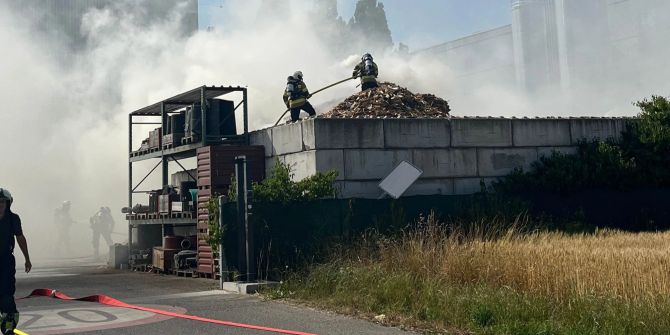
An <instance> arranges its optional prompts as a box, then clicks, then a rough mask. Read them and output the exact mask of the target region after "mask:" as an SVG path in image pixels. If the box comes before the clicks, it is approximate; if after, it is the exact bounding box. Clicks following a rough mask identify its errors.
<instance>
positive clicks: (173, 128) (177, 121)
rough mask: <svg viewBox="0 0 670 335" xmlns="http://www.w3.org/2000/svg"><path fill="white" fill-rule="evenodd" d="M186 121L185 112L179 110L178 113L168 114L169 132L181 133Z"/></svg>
mask: <svg viewBox="0 0 670 335" xmlns="http://www.w3.org/2000/svg"><path fill="white" fill-rule="evenodd" d="M185 123H186V113H185V112H181V113H179V114H173V115H170V117H169V119H168V130H169V131H170V132H169V134H182V133H184V126H185Z"/></svg>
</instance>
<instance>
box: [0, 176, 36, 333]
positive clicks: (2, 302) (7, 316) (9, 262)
mask: <svg viewBox="0 0 670 335" xmlns="http://www.w3.org/2000/svg"><path fill="white" fill-rule="evenodd" d="M13 201H14V199H13V198H12V194H11V193H9V191H7V190H6V189H3V188H0V318H1V322H2V323H0V329H1V330H2V333H3V334H13V333H14V328H15V327H16V325H17V324H18V323H19V312H18V311H17V310H16V303H15V302H14V293H15V291H16V260H15V259H14V239H15V238H16V242H18V244H19V248H21V252H23V256H24V257H25V259H26V264H25V269H26V272H30V270H31V269H32V267H33V265H32V264H31V263H30V256H29V255H28V242H26V237H25V236H23V230H22V229H21V219H20V218H19V216H18V215H16V214H14V213H13V212H12V210H11V207H12V202H13Z"/></svg>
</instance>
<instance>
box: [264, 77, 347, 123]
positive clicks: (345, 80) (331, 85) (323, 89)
mask: <svg viewBox="0 0 670 335" xmlns="http://www.w3.org/2000/svg"><path fill="white" fill-rule="evenodd" d="M355 78H356V77H349V78H347V79H342V80H340V81H338V82H336V83H333V84H330V85H328V86H326V87H323V88H321V89H318V90H316V91H315V92H314V93H312V95H314V94H317V93H319V92H321V91H325V90H327V89H329V88H331V87H333V86H337V85H339V84H342V83H344V82H347V81H349V80H352V79H355ZM290 110H291V109H290V108H287V109H286V110H285V111H284V113H283V114H282V115H281V116H280V117H279V119H278V120H277V122H275V125H274V126H275V127H276V126H277V125H278V124H279V121H281V119H282V118H284V115H286V113H288V111H290Z"/></svg>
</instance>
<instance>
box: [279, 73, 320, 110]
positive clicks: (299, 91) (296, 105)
mask: <svg viewBox="0 0 670 335" xmlns="http://www.w3.org/2000/svg"><path fill="white" fill-rule="evenodd" d="M311 97H312V95H311V94H309V90H307V85H305V82H304V81H303V80H302V72H300V71H296V73H294V74H293V76H289V77H288V79H286V89H285V90H284V104H286V107H287V108H289V109H290V110H291V121H293V122H295V121H298V120H299V119H300V110H304V111H305V112H307V114H309V116H314V115H316V111H315V110H314V107H312V104H310V103H309V101H307V99H309V98H311Z"/></svg>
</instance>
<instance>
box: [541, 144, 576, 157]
mask: <svg viewBox="0 0 670 335" xmlns="http://www.w3.org/2000/svg"><path fill="white" fill-rule="evenodd" d="M554 151H557V152H560V153H562V154H566V155H574V154H576V153H577V147H574V146H573V147H538V148H537V157H538V159H539V158H540V157H542V156H546V157H550V156H551V153H552V152H554Z"/></svg>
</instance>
